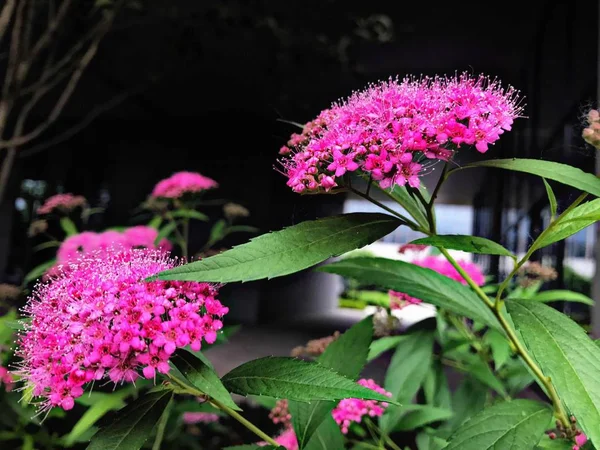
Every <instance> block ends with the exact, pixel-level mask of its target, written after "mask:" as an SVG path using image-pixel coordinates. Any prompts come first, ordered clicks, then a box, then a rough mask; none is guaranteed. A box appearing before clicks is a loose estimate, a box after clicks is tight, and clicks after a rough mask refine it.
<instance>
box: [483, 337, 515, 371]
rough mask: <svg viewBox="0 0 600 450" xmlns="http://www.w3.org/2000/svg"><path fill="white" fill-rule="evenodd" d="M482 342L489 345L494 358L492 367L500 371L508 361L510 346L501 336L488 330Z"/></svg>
mask: <svg viewBox="0 0 600 450" xmlns="http://www.w3.org/2000/svg"><path fill="white" fill-rule="evenodd" d="M483 342H484V343H486V344H487V345H489V347H490V349H491V350H492V357H493V358H494V367H495V368H496V370H498V369H500V368H501V367H502V366H504V364H506V362H507V361H508V360H509V358H510V355H511V349H510V345H509V344H508V341H507V340H506V338H505V337H504V335H503V334H501V333H500V332H498V331H496V330H488V332H487V333H485V336H484V338H483Z"/></svg>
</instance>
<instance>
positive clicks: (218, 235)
mask: <svg viewBox="0 0 600 450" xmlns="http://www.w3.org/2000/svg"><path fill="white" fill-rule="evenodd" d="M226 227H227V221H225V219H220V220H217V221H216V222H215V224H214V225H213V226H212V228H211V229H210V235H209V237H208V241H207V242H206V244H205V245H204V247H205V248H211V247H212V246H213V245H215V244H216V243H217V242H219V241H220V240H221V239H223V238H224V237H225V235H226V234H227V232H226V231H225V228H226Z"/></svg>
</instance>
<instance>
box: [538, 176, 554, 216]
mask: <svg viewBox="0 0 600 450" xmlns="http://www.w3.org/2000/svg"><path fill="white" fill-rule="evenodd" d="M542 181H543V182H544V186H545V187H546V194H548V202H549V203H550V216H551V217H556V211H557V210H558V205H557V203H556V196H555V195H554V191H553V190H552V186H550V184H549V183H548V182H547V181H546V179H545V178H542Z"/></svg>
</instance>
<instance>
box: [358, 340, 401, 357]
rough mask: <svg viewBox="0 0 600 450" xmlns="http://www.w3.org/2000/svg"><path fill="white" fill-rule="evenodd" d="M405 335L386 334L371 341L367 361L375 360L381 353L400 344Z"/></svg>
mask: <svg viewBox="0 0 600 450" xmlns="http://www.w3.org/2000/svg"><path fill="white" fill-rule="evenodd" d="M403 338H404V336H386V337H382V338H379V339H377V340H375V341H373V342H371V347H370V348H369V355H368V356H367V361H373V360H374V359H375V358H377V357H378V356H379V355H381V354H382V353H384V352H387V351H388V350H391V349H393V348H395V347H397V346H398V344H399V343H400V341H401V340H402V339H403Z"/></svg>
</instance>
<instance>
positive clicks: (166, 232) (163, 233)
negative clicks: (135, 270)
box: [154, 222, 177, 245]
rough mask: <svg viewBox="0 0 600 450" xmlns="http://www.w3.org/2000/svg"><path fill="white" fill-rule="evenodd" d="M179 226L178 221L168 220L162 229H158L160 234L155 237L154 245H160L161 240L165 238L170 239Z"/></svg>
mask: <svg viewBox="0 0 600 450" xmlns="http://www.w3.org/2000/svg"><path fill="white" fill-rule="evenodd" d="M176 228H177V223H176V222H167V223H166V224H165V226H163V227H162V228H161V229H160V230H158V234H157V235H156V239H154V245H158V244H159V243H160V241H162V240H163V239H168V238H169V237H170V236H171V234H173V232H174V231H175V229H176Z"/></svg>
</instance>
